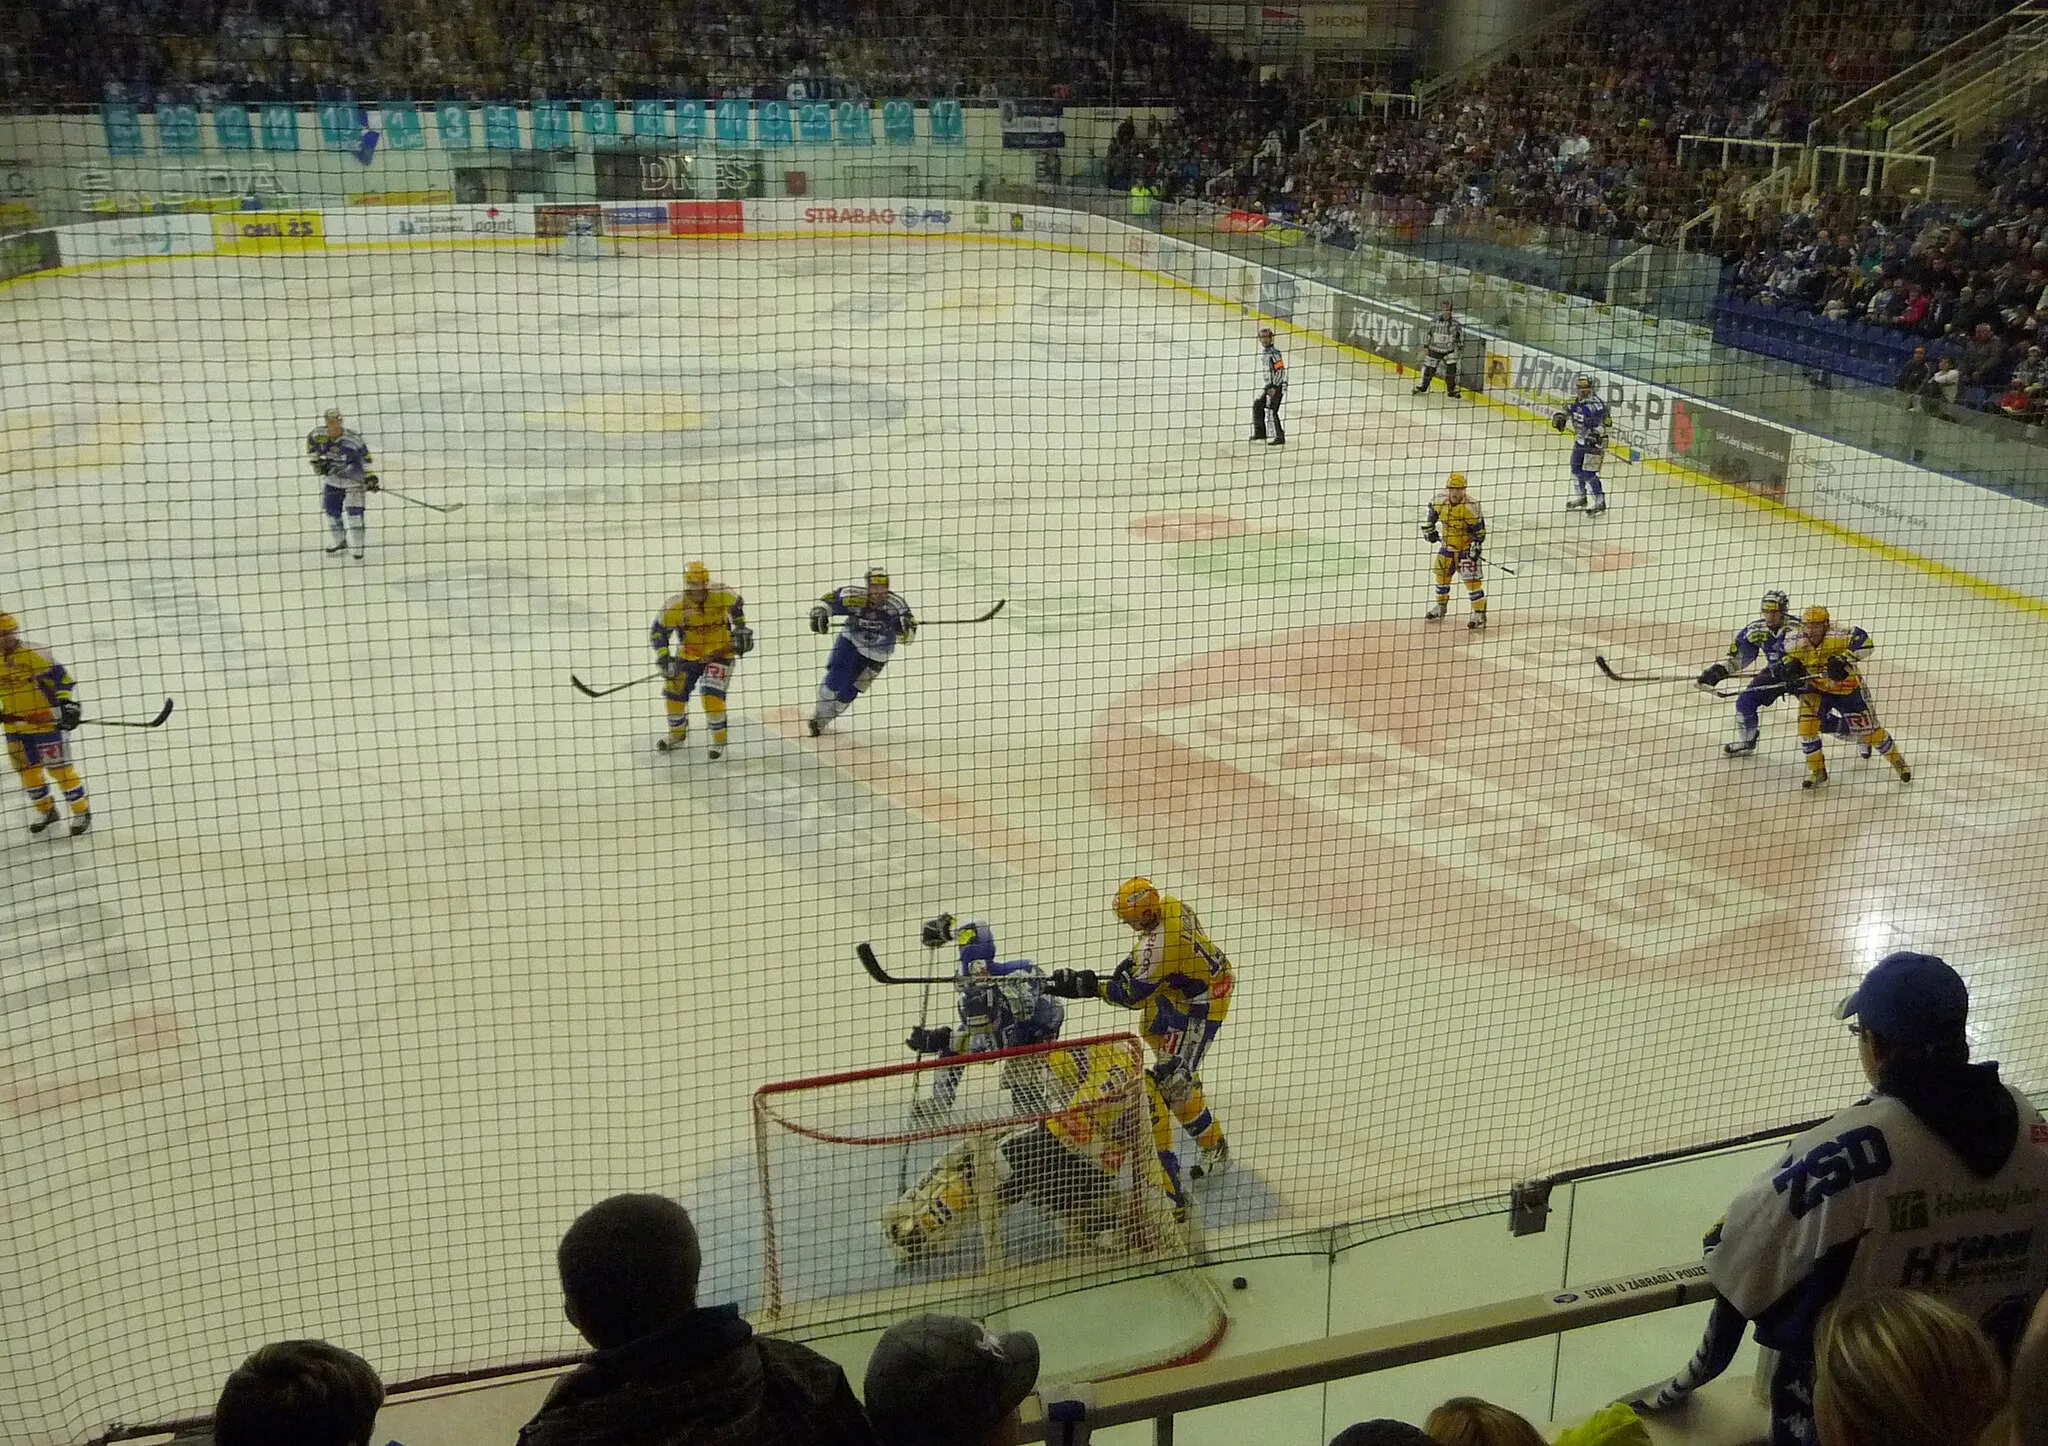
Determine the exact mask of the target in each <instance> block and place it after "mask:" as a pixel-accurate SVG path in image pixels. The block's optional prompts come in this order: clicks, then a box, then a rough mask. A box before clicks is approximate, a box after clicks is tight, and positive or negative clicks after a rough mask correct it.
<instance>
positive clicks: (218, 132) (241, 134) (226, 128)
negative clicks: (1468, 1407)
mask: <svg viewBox="0 0 2048 1446" xmlns="http://www.w3.org/2000/svg"><path fill="white" fill-rule="evenodd" d="M213 143H214V144H215V145H217V146H219V147H220V148H221V149H222V150H224V151H253V150H255V149H256V128H255V127H254V126H252V125H250V124H249V108H248V107H247V106H242V105H231V106H225V107H221V108H218V109H216V110H215V111H214V113H213Z"/></svg>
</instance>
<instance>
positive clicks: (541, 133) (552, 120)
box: [533, 100, 576, 151]
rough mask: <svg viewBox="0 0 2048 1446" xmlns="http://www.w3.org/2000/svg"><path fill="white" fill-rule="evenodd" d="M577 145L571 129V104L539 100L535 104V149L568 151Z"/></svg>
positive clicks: (562, 101) (561, 101)
mask: <svg viewBox="0 0 2048 1446" xmlns="http://www.w3.org/2000/svg"><path fill="white" fill-rule="evenodd" d="M575 144H576V139H575V135H574V133H573V132H572V131H571V130H570V129H569V102H567V101H566V100H537V101H535V102H534V103H533V148H534V149H535V150H537V151H566V150H570V149H572V148H573V147H574V146H575Z"/></svg>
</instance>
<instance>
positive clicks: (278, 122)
mask: <svg viewBox="0 0 2048 1446" xmlns="http://www.w3.org/2000/svg"><path fill="white" fill-rule="evenodd" d="M571 104H572V102H569V101H562V100H540V101H533V102H531V103H529V104H524V105H521V104H513V103H510V102H505V101H492V102H489V103H486V104H484V105H482V106H481V107H478V106H476V105H474V104H473V103H471V102H469V101H459V100H448V101H441V102H439V103H437V104H435V105H433V106H432V107H431V109H432V111H433V115H434V124H435V130H436V133H437V134H438V136H439V137H440V142H441V148H442V149H443V150H449V151H469V150H475V149H477V148H478V147H479V146H482V147H484V148H486V149H489V150H494V151H516V150H520V149H523V148H524V147H525V146H527V145H529V144H530V145H531V146H532V147H533V149H535V150H547V151H566V150H574V149H575V148H576V146H577V143H578V142H577V129H576V127H575V125H574V123H573V122H572V121H571V119H570V116H571V112H570V106H571ZM573 104H575V105H576V106H577V109H578V110H579V111H580V113H581V115H582V117H583V123H582V128H581V129H582V138H583V140H584V141H585V142H587V143H588V144H589V145H590V146H591V148H592V149H606V148H609V147H613V146H617V145H620V144H633V143H638V144H642V145H667V144H669V143H670V142H671V141H674V142H675V143H677V144H680V145H682V146H685V147H693V146H697V145H701V144H703V143H705V142H707V141H714V140H715V141H716V143H717V144H718V145H720V146H724V147H739V146H748V145H763V146H791V145H806V146H832V145H839V146H872V145H874V144H875V143H876V136H875V111H876V108H875V107H874V106H873V105H871V104H870V103H868V102H866V101H841V102H838V103H836V104H835V103H833V102H829V101H794V102H792V101H781V100H768V101H761V102H759V103H758V104H757V103H755V102H753V101H749V100H739V99H730V98H729V99H724V100H717V101H703V100H677V101H675V102H673V109H674V116H675V119H674V122H673V125H671V122H670V119H669V116H670V108H671V102H669V101H666V100H636V101H631V102H621V101H609V100H586V101H581V102H574V103H573ZM428 108H429V107H425V106H421V105H416V104H414V103H412V102H410V101H386V102H384V103H383V104H382V105H381V106H380V107H379V108H378V111H379V122H378V124H379V125H381V127H382V129H381V130H376V131H375V134H374V136H373V135H372V131H373V127H372V126H371V123H370V119H369V115H370V113H369V111H367V110H366V109H365V108H364V107H363V106H361V105H359V104H357V103H356V102H354V101H326V102H322V103H321V104H319V105H317V106H313V107H311V109H312V111H313V120H314V124H315V126H316V127H317V129H318V132H319V137H320V140H319V144H320V146H321V147H322V148H323V149H326V150H337V151H354V152H357V153H358V155H359V157H360V158H361V159H362V160H363V161H364V164H366V165H367V164H368V163H369V157H370V156H371V155H372V154H373V152H374V150H375V148H376V146H377V145H380V144H381V145H382V146H383V148H384V149H386V150H395V151H417V150H424V149H425V148H426V144H427V133H426V125H425V117H424V112H425V111H426V110H427V109H428ZM621 109H624V110H625V111H626V113H627V115H628V116H629V117H630V118H631V125H632V129H631V131H630V132H629V133H624V134H622V131H621V127H620V123H619V112H620V110H621ZM880 111H881V140H882V142H883V143H885V144H887V145H892V146H908V145H915V144H916V143H917V142H918V140H919V139H920V137H919V135H918V123H917V112H918V103H917V102H916V101H914V100H911V99H908V98H907V97H903V96H897V97H894V98H891V99H889V100H885V101H883V102H881V105H880ZM99 112H100V124H101V126H102V128H103V129H104V131H105V133H106V143H107V152H108V154H110V155H116V156H137V155H141V154H142V153H143V152H144V150H145V149H146V148H147V147H148V146H149V143H150V130H149V128H148V127H146V126H145V125H144V124H143V118H142V112H141V108H140V107H139V106H134V105H127V104H118V103H116V104H107V105H103V106H101V107H99ZM529 116H530V117H531V125H532V127H533V129H532V134H531V136H530V138H529V137H528V136H527V135H526V134H525V133H524V130H523V127H524V126H525V125H526V124H527V123H528V120H527V118H528V117H529ZM155 122H156V124H155V127H154V130H155V143H156V147H157V149H158V150H161V151H163V152H165V153H166V154H169V155H195V154H198V153H200V152H202V151H203V150H204V149H205V132H204V128H203V126H202V123H201V121H200V115H199V110H198V107H196V106H191V105H183V104H167V105H160V106H157V107H156V108H155ZM479 127H480V128H481V131H482V134H481V135H479V134H478V130H479ZM928 127H929V129H928V130H927V132H926V136H925V137H924V139H928V140H929V141H930V143H931V144H933V145H937V146H958V145H964V144H966V140H967V124H966V116H965V113H964V112H963V111H962V110H961V107H960V102H959V101H957V100H934V101H932V102H931V106H930V120H929V122H928ZM213 139H214V143H215V145H217V146H218V147H219V148H220V149H221V150H224V151H247V150H253V149H255V148H257V147H258V146H259V145H260V146H261V147H262V149H264V150H266V151H296V150H298V149H299V107H298V106H296V105H293V104H288V103H286V102H283V101H271V102H266V103H265V104H263V105H260V106H258V107H256V112H255V116H254V119H253V121H252V118H251V115H250V108H249V107H247V106H238V105H227V106H222V107H219V108H216V109H215V110H214V111H213Z"/></svg>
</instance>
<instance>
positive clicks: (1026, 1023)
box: [905, 914, 1067, 1115]
mask: <svg viewBox="0 0 2048 1446" xmlns="http://www.w3.org/2000/svg"><path fill="white" fill-rule="evenodd" d="M924 935H925V940H926V942H927V943H928V944H937V943H942V942H945V941H946V940H947V939H949V938H950V939H951V941H952V942H953V943H955V944H957V945H958V946H959V949H960V977H959V980H958V981H957V983H956V984H955V985H954V987H955V988H956V989H957V990H958V991H959V996H960V999H959V1019H960V1022H959V1024H958V1025H953V1026H948V1025H943V1024H941V1025H933V1026H930V1027H929V1028H927V1027H926V1026H923V1025H919V1026H918V1027H917V1028H916V1029H913V1030H911V1031H910V1038H909V1039H908V1040H907V1041H905V1042H906V1043H907V1044H908V1045H909V1046H910V1047H911V1049H913V1050H915V1051H916V1052H917V1053H919V1054H935V1055H938V1056H940V1057H941V1058H947V1057H953V1056H958V1055H963V1054H986V1053H988V1052H989V1051H991V1050H998V1049H1023V1048H1026V1047H1028V1046H1030V1045H1034V1044H1051V1043H1052V1042H1053V1041H1054V1040H1056V1039H1058V1038H1059V1037H1060V1030H1061V1029H1062V1028H1063V1027H1064V1026H1065V1024H1066V1022H1067V1006H1066V1005H1065V1004H1063V1003H1061V1002H1060V1001H1059V1000H1057V999H1054V998H1052V997H1051V996H1050V995H1048V994H1047V993H1046V992H1045V976H1044V975H1043V974H1042V973H1040V972H1039V969H1038V966H1037V965H1035V964H1033V963H1032V962H1031V961H1030V960H1029V959H1006V960H998V959H997V958H996V936H995V931H994V930H993V929H991V928H990V927H989V925H988V922H987V921H986V920H984V919H971V920H969V921H968V922H966V923H964V924H961V925H960V926H959V927H958V929H957V930H956V929H955V928H954V924H953V916H952V915H950V914H941V915H940V916H939V917H938V918H936V919H932V920H928V921H927V922H926V924H925V926H924ZM1027 1058H1028V1057H1027ZM1010 1063H1013V1064H1014V1063H1015V1061H1011V1062H1010ZM1003 1083H1004V1085H1005V1086H1006V1087H1007V1088H1008V1089H1009V1091H1010V1097H1011V1099H1012V1100H1013V1101H1014V1102H1015V1104H1016V1105H1017V1108H1018V1109H1019V1110H1020V1111H1022V1112H1025V1113H1033V1114H1036V1113H1043V1112H1044V1111H1045V1110H1048V1109H1050V1108H1051V1107H1052V1106H1051V1097H1050V1096H1049V1095H1048V1094H1047V1093H1046V1092H1045V1090H1044V1089H1043V1088H1042V1086H1041V1082H1040V1081H1039V1080H1038V1078H1037V1077H1036V1075H1035V1073H1033V1072H1031V1071H1028V1070H1022V1069H1008V1068H1006V1069H1005V1071H1004V1075H1003ZM959 1087H960V1071H958V1070H953V1069H948V1070H939V1071H937V1072H936V1073H935V1074H934V1075H933V1077H932V1089H931V1094H930V1095H928V1096H927V1097H926V1098H925V1099H924V1100H921V1101H919V1110H920V1113H921V1114H932V1115H936V1114H938V1113H942V1112H944V1111H945V1110H946V1109H948V1108H950V1107H951V1106H952V1103H953V1096H954V1093H955V1091H957V1090H958V1089H959Z"/></svg>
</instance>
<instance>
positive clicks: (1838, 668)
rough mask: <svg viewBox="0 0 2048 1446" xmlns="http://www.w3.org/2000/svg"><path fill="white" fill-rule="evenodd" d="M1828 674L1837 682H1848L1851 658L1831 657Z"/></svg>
mask: <svg viewBox="0 0 2048 1446" xmlns="http://www.w3.org/2000/svg"><path fill="white" fill-rule="evenodd" d="M1828 676H1829V677H1830V678H1833V679H1834V680H1835V681H1836V682H1837V683H1846V682H1848V681H1849V660H1848V659H1847V658H1829V659H1828Z"/></svg>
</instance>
